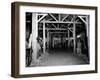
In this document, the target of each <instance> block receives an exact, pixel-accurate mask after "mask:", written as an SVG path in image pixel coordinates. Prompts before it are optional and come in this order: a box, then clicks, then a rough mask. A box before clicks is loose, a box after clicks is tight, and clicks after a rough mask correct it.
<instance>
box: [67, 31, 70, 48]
mask: <svg viewBox="0 0 100 80" xmlns="http://www.w3.org/2000/svg"><path fill="white" fill-rule="evenodd" d="M67 31H68V48H69V46H70V32H69V30H67Z"/></svg>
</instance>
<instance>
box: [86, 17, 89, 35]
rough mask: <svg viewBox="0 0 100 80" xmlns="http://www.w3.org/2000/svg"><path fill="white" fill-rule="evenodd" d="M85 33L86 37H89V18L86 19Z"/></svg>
mask: <svg viewBox="0 0 100 80" xmlns="http://www.w3.org/2000/svg"><path fill="white" fill-rule="evenodd" d="M86 32H87V37H88V36H89V16H87V17H86Z"/></svg>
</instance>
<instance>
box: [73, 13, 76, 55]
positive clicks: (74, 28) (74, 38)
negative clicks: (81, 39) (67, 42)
mask: <svg viewBox="0 0 100 80" xmlns="http://www.w3.org/2000/svg"><path fill="white" fill-rule="evenodd" d="M73 43H74V53H76V25H75V15H74V16H73Z"/></svg>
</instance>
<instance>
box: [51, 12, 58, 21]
mask: <svg viewBox="0 0 100 80" xmlns="http://www.w3.org/2000/svg"><path fill="white" fill-rule="evenodd" d="M49 15H50V16H51V17H52V18H53V19H54V20H56V21H58V20H57V19H56V17H54V16H53V15H52V14H49Z"/></svg>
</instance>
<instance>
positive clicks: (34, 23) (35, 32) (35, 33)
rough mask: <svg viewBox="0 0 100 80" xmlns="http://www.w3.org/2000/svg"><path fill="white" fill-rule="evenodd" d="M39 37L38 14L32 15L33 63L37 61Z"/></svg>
mask: <svg viewBox="0 0 100 80" xmlns="http://www.w3.org/2000/svg"><path fill="white" fill-rule="evenodd" d="M37 36H38V23H37V14H36V13H32V49H33V53H32V60H33V61H32V62H36V61H37Z"/></svg>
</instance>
